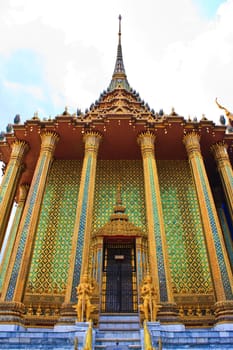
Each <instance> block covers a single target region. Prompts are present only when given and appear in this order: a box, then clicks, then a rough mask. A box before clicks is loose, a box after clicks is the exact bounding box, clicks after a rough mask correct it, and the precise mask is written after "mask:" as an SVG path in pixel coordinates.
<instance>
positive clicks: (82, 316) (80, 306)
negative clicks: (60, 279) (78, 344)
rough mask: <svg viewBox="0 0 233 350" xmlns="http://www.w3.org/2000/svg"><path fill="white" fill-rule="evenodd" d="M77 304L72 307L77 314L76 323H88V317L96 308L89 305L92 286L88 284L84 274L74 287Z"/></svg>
mask: <svg viewBox="0 0 233 350" xmlns="http://www.w3.org/2000/svg"><path fill="white" fill-rule="evenodd" d="M76 290H77V298H78V303H77V304H76V305H74V306H73V308H74V309H75V310H76V312H77V319H78V322H84V321H86V322H88V321H90V315H91V313H92V311H94V309H95V308H96V307H95V306H94V305H92V304H91V297H92V294H93V290H94V286H93V285H92V284H91V283H90V282H89V279H88V275H87V274H84V275H83V276H82V277H81V279H80V283H79V285H78V286H77V287H76Z"/></svg>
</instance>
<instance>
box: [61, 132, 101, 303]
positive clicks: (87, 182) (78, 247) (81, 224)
mask: <svg viewBox="0 0 233 350" xmlns="http://www.w3.org/2000/svg"><path fill="white" fill-rule="evenodd" d="M83 139H84V142H85V155H84V160H83V166H82V174H81V181H80V188H79V195H78V203H77V211H76V220H75V226H74V234H73V241H72V253H71V259H70V269H69V275H68V281H67V290H66V295H65V304H67V303H68V304H69V303H70V302H75V301H76V287H77V285H78V284H79V281H80V277H81V276H82V275H83V274H84V273H87V272H88V271H87V270H88V260H89V247H90V240H91V227H92V213H93V203H94V187H95V174H96V161H97V153H98V149H99V144H100V140H101V135H100V134H99V133H98V132H91V131H89V132H87V133H85V135H84V138H83Z"/></svg>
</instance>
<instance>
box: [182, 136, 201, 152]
mask: <svg viewBox="0 0 233 350" xmlns="http://www.w3.org/2000/svg"><path fill="white" fill-rule="evenodd" d="M200 138H201V137H200V135H199V134H198V133H197V132H189V133H188V134H186V135H185V136H184V138H183V143H184V144H185V147H186V150H187V153H188V155H191V154H192V153H196V152H197V153H201V148H200Z"/></svg>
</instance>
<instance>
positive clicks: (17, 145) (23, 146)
mask: <svg viewBox="0 0 233 350" xmlns="http://www.w3.org/2000/svg"><path fill="white" fill-rule="evenodd" d="M11 148H12V151H11V157H10V160H15V161H21V159H22V157H23V156H24V154H25V153H26V152H27V151H28V150H29V145H28V143H27V142H26V141H23V140H16V141H14V142H13V143H12V145H11Z"/></svg>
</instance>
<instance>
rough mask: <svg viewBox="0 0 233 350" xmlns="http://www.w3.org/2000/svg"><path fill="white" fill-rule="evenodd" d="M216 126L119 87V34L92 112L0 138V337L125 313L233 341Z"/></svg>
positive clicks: (227, 163) (229, 245)
mask: <svg viewBox="0 0 233 350" xmlns="http://www.w3.org/2000/svg"><path fill="white" fill-rule="evenodd" d="M119 23H120V22H119ZM227 117H228V119H229V125H228V126H226V125H223V124H222V125H216V124H215V123H214V122H212V121H210V120H207V119H206V118H205V117H203V118H202V119H201V120H200V121H197V120H190V119H185V118H184V117H182V116H180V115H179V114H178V113H176V111H175V110H174V109H172V111H171V113H170V114H166V113H165V112H164V111H163V110H160V111H157V112H155V111H154V110H153V109H151V108H150V107H149V105H148V104H147V103H145V102H144V101H143V100H142V98H141V97H140V95H139V93H138V92H136V91H135V90H134V89H133V88H132V87H131V86H130V84H129V82H128V80H127V76H126V72H125V68H124V64H123V56H122V46H121V28H120V26H119V37H118V48H117V58H116V64H115V69H114V73H113V76H112V79H111V82H110V84H109V86H108V88H107V89H106V90H105V91H103V93H101V94H100V97H99V98H98V99H97V100H96V101H95V102H94V103H93V104H92V105H91V106H90V108H89V109H87V110H86V111H85V112H82V111H80V110H78V111H77V114H73V115H71V114H70V113H69V111H68V110H67V108H66V109H65V111H64V112H63V113H62V114H61V115H57V116H56V117H54V118H50V119H47V120H41V119H40V118H39V116H38V115H37V114H35V115H34V117H33V118H32V119H30V120H27V121H26V122H24V123H23V124H21V123H20V122H19V121H18V120H17V123H15V124H14V125H13V128H12V129H11V128H9V129H8V132H7V133H5V135H4V136H3V135H2V136H1V140H0V159H1V160H2V161H3V162H4V164H5V168H4V177H3V180H2V183H1V188H0V248H1V247H2V244H3V241H4V238H5V234H6V229H7V226H8V222H9V217H10V213H11V210H12V206H13V203H14V201H16V203H17V209H16V212H15V216H14V221H13V224H12V227H11V230H10V234H9V238H8V240H7V245H6V249H5V251H4V254H3V259H2V262H1V267H0V326H1V325H2V326H6V325H20V326H22V327H24V328H25V329H26V328H31V329H32V328H33V327H37V328H38V327H41V328H44V329H46V328H49V329H51V328H54V327H57V326H58V325H66V326H68V325H73V324H75V322H76V324H77V323H79V322H80V323H82V322H85V321H89V320H90V319H91V320H92V321H93V328H98V326H99V322H100V319H101V316H103V315H106V314H108V315H116V314H117V315H122V316H124V315H126V314H127V315H129V314H134V315H138V317H139V320H140V322H141V324H142V322H143V321H144V320H146V321H148V323H150V322H157V323H159V324H160V325H168V324H169V325H182V327H186V328H187V327H189V328H192V327H196V328H197V327H200V328H201V327H214V326H216V325H219V324H231V325H232V330H233V277H232V266H233V172H232V164H233V129H232V125H231V123H232V120H231V114H229V113H228V114H227ZM0 328H1V327H0ZM0 348H1V346H0ZM173 348H174V349H175V347H173Z"/></svg>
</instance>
